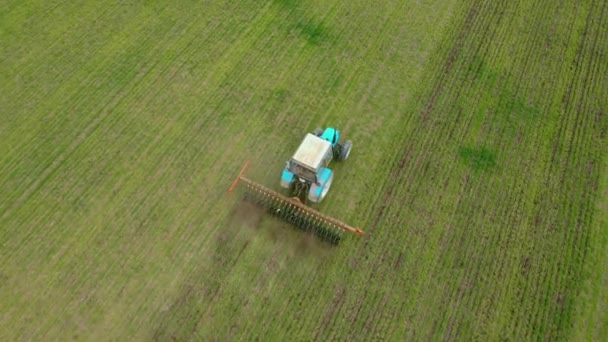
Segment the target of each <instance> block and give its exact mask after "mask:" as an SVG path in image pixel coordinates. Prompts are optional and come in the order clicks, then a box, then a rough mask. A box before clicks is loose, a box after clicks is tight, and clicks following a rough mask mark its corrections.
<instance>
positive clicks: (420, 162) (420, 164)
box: [359, 11, 472, 309]
mask: <svg viewBox="0 0 608 342" xmlns="http://www.w3.org/2000/svg"><path fill="white" fill-rule="evenodd" d="M471 13H472V12H470V11H469V14H468V20H472V15H471ZM467 28H470V27H467ZM463 37H464V35H463V33H462V32H461V33H460V35H459V39H463ZM460 44H462V43H456V44H455V45H454V47H453V48H452V50H451V52H450V54H449V59H448V61H447V64H446V67H445V68H444V73H443V74H441V78H440V79H441V80H445V77H446V75H447V74H449V72H448V71H449V70H448V69H450V68H451V67H452V65H453V63H454V61H455V59H456V54H457V51H456V50H455V48H456V47H458V48H460V46H459V45H460ZM446 70H447V71H446ZM440 82H443V81H440ZM439 87H443V85H441V86H436V88H435V90H434V91H433V95H432V96H431V99H430V101H429V102H428V103H427V106H426V107H425V110H428V109H429V108H430V107H431V105H429V103H430V102H433V101H435V99H436V97H437V94H438V89H439ZM429 143H431V144H434V142H432V141H430V140H427V141H426V144H429ZM412 146H413V145H412V144H410V145H409V148H408V149H406V153H405V155H406V156H407V157H408V158H409V155H410V151H411V150H410V149H411V148H412ZM423 149H424V148H423ZM405 162H406V160H404V159H401V164H400V167H404V164H405ZM413 163H414V164H413V165H414V166H413V167H412V168H411V169H410V171H411V172H409V173H408V176H407V177H405V178H404V179H403V180H402V179H399V182H398V184H395V187H398V186H399V184H401V183H402V182H404V183H405V184H406V188H408V187H411V186H412V185H411V184H412V182H408V181H407V180H411V177H413V175H414V174H417V171H419V170H420V171H421V172H424V168H425V165H427V164H426V163H424V158H423V157H421V156H418V158H415V159H414V161H413ZM401 178H403V177H401ZM389 189H390V188H389ZM404 192H406V193H407V192H409V191H408V190H407V189H405V190H404ZM389 195H390V196H393V195H394V194H392V193H389ZM382 216H383V215H382ZM427 238H428V237H427ZM394 243H396V242H394ZM389 249H390V248H389ZM397 258H399V257H397ZM359 309H360V308H359Z"/></svg>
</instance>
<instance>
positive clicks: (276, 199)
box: [228, 160, 364, 243]
mask: <svg viewBox="0 0 608 342" xmlns="http://www.w3.org/2000/svg"><path fill="white" fill-rule="evenodd" d="M249 164H250V161H249V160H248V161H246V162H245V164H244V165H243V167H242V168H241V171H240V172H239V174H238V175H237V176H236V178H235V179H234V181H233V182H232V184H231V185H230V188H228V193H232V191H233V190H234V189H235V188H236V186H237V184H238V183H239V182H243V183H244V184H245V186H246V187H247V189H248V190H249V192H248V193H247V194H246V198H247V199H249V200H252V201H253V202H254V203H256V204H258V205H260V206H262V207H264V208H266V209H268V211H269V212H270V213H271V214H273V215H275V216H278V217H281V218H283V219H284V220H286V221H288V222H289V223H291V224H293V225H295V226H297V227H298V228H301V229H303V230H313V231H315V232H316V233H317V235H320V236H321V237H322V238H325V239H327V240H329V241H330V242H334V243H337V242H338V241H339V240H340V236H341V233H342V232H345V231H346V232H349V233H353V234H356V235H360V234H364V231H363V230H362V229H361V228H358V227H353V226H350V225H348V224H346V223H344V222H342V221H340V220H337V219H335V218H333V217H330V216H328V215H325V214H323V213H321V212H319V211H317V210H315V209H313V208H311V207H309V206H307V205H305V204H304V203H302V202H301V200H300V199H299V198H298V197H292V198H290V197H287V196H284V195H281V194H280V193H278V192H276V191H274V190H272V189H269V188H267V187H265V186H263V185H261V184H259V183H256V182H254V181H252V180H250V179H248V178H247V177H245V176H244V174H245V171H246V170H247V168H248V167H249Z"/></svg>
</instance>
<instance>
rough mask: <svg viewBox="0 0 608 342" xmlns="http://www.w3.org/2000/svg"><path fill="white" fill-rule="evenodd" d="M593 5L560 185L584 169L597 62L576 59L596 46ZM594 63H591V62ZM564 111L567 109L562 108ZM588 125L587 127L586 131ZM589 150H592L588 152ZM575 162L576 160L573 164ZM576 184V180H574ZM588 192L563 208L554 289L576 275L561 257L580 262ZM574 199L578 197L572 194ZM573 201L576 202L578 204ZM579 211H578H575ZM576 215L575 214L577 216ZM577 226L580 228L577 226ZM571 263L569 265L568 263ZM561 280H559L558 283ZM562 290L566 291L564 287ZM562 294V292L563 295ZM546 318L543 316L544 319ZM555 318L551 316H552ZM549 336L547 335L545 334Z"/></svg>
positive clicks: (588, 208)
mask: <svg viewBox="0 0 608 342" xmlns="http://www.w3.org/2000/svg"><path fill="white" fill-rule="evenodd" d="M594 7H595V4H593V3H592V4H591V8H590V10H589V15H588V17H587V20H586V24H585V29H584V33H583V38H582V40H581V42H580V45H579V46H580V50H579V52H580V53H577V58H576V59H575V61H576V62H575V63H576V66H577V70H578V69H579V67H581V69H583V70H581V71H580V73H579V77H581V80H582V81H581V86H580V87H576V88H577V89H578V88H581V87H582V89H581V90H582V92H581V95H580V96H579V97H578V98H576V100H575V101H576V102H575V103H572V102H568V104H570V103H572V105H571V106H570V108H571V109H570V111H571V112H573V115H574V117H573V120H574V123H573V126H574V128H573V130H572V133H571V135H570V139H569V143H568V146H570V148H568V149H567V151H566V157H565V164H564V165H563V166H562V172H563V173H562V175H561V183H562V184H563V183H564V182H566V179H565V177H566V174H567V172H568V167H569V166H570V165H572V164H574V165H576V164H579V167H577V169H583V168H584V164H585V162H586V159H587V158H588V156H587V154H585V153H584V151H585V150H586V149H587V146H588V145H589V142H590V141H589V137H591V136H592V135H589V134H585V133H586V130H585V125H584V124H585V122H587V126H589V125H592V124H593V122H592V121H593V120H592V117H591V116H589V115H587V114H586V113H585V112H586V111H584V110H581V107H583V108H584V109H587V107H588V101H589V92H590V88H591V86H592V85H593V84H594V77H596V76H597V75H598V73H593V72H592V71H593V70H594V69H595V68H597V67H598V66H599V64H598V62H599V58H593V56H591V57H589V56H588V55H586V57H585V58H584V61H585V62H584V63H583V65H580V64H581V63H580V61H579V60H578V57H579V56H582V55H583V53H585V52H587V53H588V54H589V53H593V50H594V48H595V46H597V42H598V37H599V33H600V32H599V30H597V29H596V30H595V35H594V36H593V37H589V39H588V38H587V36H588V35H589V33H588V32H589V30H593V28H589V24H590V23H591V25H593V20H592V15H593V14H595V13H596V11H595V8H594ZM604 12H605V3H604V5H603V6H602V9H601V11H600V13H602V15H603V13H604ZM588 42H589V43H591V45H590V46H588V45H587V43H588ZM594 62H595V63H594ZM599 75H601V73H599ZM572 82H573V83H576V78H574V79H573V81H572ZM571 89H572V88H571V87H570V88H569V90H568V91H570V90H571ZM577 93H578V92H577ZM568 98H571V96H568ZM565 110H566V111H568V108H567V107H566V108H565ZM585 120H586V121H585ZM588 129H589V128H587V130H588ZM584 138H586V139H585V140H587V142H584V141H583V140H582V139H584ZM591 153H592V151H591ZM582 155H584V157H582V158H583V160H582V161H581V156H582ZM577 161H578V163H577ZM573 182H577V180H573ZM577 183H578V182H577ZM572 186H573V187H575V186H577V185H576V184H572ZM590 193H591V191H584V192H583V193H582V194H581V195H580V197H581V200H580V201H579V202H580V203H582V206H583V207H578V206H577V207H574V205H573V201H570V202H569V204H568V210H567V216H566V220H565V221H566V222H570V223H571V224H574V227H572V228H574V229H566V231H565V234H564V239H565V241H567V242H568V243H570V244H571V246H570V253H569V254H565V255H564V254H562V255H561V260H560V262H558V263H556V264H555V267H556V270H555V272H554V273H553V274H555V276H554V278H553V281H554V282H557V285H556V287H557V288H558V289H562V288H563V286H560V285H561V284H562V283H563V281H568V278H569V277H570V278H571V279H576V276H575V275H573V274H571V273H572V272H573V271H574V272H576V274H580V271H578V270H573V269H574V268H575V267H576V266H572V265H571V263H566V262H565V260H564V259H565V258H574V261H575V263H576V264H577V265H578V264H581V263H582V260H579V261H578V262H576V261H577V259H578V258H577V257H576V255H575V251H576V250H577V249H578V247H579V245H580V242H579V240H580V239H581V236H580V235H581V234H584V235H585V236H586V235H587V233H586V231H583V232H580V231H579V230H580V229H581V228H583V229H584V228H585V226H587V225H588V224H589V221H587V222H583V223H581V222H580V219H579V218H580V216H581V215H583V216H586V217H591V216H592V213H591V211H592V210H593V205H592V203H590V202H589V194H590ZM564 196H568V195H567V194H564ZM576 198H577V199H578V196H577V197H576ZM582 198H587V200H586V201H582ZM579 202H577V203H579ZM579 210H580V211H579ZM577 214H578V215H577ZM575 216H578V217H579V218H576V217H575ZM581 225H582V226H583V227H581ZM585 236H583V237H582V238H583V239H585ZM568 265H571V266H568ZM564 267H566V270H563V268H564ZM563 273H565V274H566V276H561V275H562V274H563ZM560 280H561V282H560ZM566 286H568V284H566ZM565 290H568V289H567V288H566V289H565ZM570 292H574V291H572V290H570ZM559 293H560V294H562V293H563V290H560V292H559ZM570 295H573V293H570ZM564 296H565V294H564ZM556 300H559V302H558V303H557V304H558V305H560V309H561V310H560V311H561V312H562V313H561V314H560V315H559V317H558V318H557V323H558V324H557V325H558V326H557V328H558V329H559V328H560V324H559V323H560V322H562V320H563V316H564V313H563V312H564V310H566V309H567V308H566V309H564V307H563V300H562V299H556ZM547 315H548V313H547V314H546V315H545V317H547ZM547 319H548V318H546V320H547ZM553 320H554V321H555V318H554V319H553ZM549 333H555V332H554V331H549ZM549 336H551V335H549Z"/></svg>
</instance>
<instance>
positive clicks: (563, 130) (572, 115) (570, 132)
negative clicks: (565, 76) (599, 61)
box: [535, 4, 593, 337]
mask: <svg viewBox="0 0 608 342" xmlns="http://www.w3.org/2000/svg"><path fill="white" fill-rule="evenodd" d="M591 8H593V4H592V5H591ZM592 13H593V11H592V10H591V9H590V10H589V13H588V15H587V19H586V21H585V27H584V31H583V34H582V38H581V40H580V41H579V46H578V48H577V52H576V55H575V60H574V64H575V69H574V74H573V76H572V81H571V82H570V84H569V86H568V89H567V90H566V93H565V95H564V98H563V103H562V105H563V108H564V109H565V113H568V114H567V115H563V116H562V120H561V121H560V124H559V129H558V131H557V132H558V133H557V136H556V137H555V138H554V148H553V152H552V154H551V164H550V166H549V168H548V174H547V176H546V177H547V178H546V181H545V183H546V184H547V186H550V185H549V180H550V179H554V178H555V177H552V174H553V173H555V172H559V176H557V177H559V179H560V183H563V182H564V181H566V178H565V177H566V175H567V172H568V171H567V168H568V166H569V164H570V162H571V160H572V152H573V149H574V148H572V147H573V144H574V139H575V137H576V136H577V135H580V133H579V132H578V131H579V129H578V127H579V126H580V125H579V123H580V121H581V120H580V119H579V115H581V114H582V113H580V111H579V110H578V109H575V108H574V106H575V104H572V101H576V100H577V99H576V98H575V96H576V94H573V91H574V90H576V83H577V80H578V79H580V78H581V77H584V79H585V80H587V78H588V76H589V75H588V70H585V65H581V64H583V62H581V59H582V56H583V54H584V53H585V50H586V49H585V46H586V37H587V35H588V32H589V27H590V23H591V17H592ZM582 60H584V59H582ZM585 71H587V75H586V76H582V73H585ZM585 83H590V82H588V80H587V82H585ZM581 96H584V94H583V95H581ZM569 126H573V129H568V127H569ZM568 136H569V140H568V145H567V146H568V148H566V150H565V151H564V152H563V154H565V155H564V158H563V161H562V159H561V158H558V157H557V155H558V153H559V151H558V150H556V149H555V146H556V145H555V144H556V143H555V142H557V141H564V138H568ZM575 148H576V147H575ZM578 148H579V149H581V148H584V146H580V144H579V146H578ZM577 154H579V151H578V150H577V152H576V153H575V155H577ZM557 167H559V170H555V171H553V170H554V168H557ZM557 193H558V194H562V195H561V196H560V195H558V196H559V197H558V199H557V201H558V202H561V200H559V199H560V198H563V200H564V201H566V198H568V197H570V196H569V195H568V194H566V193H564V192H563V188H560V189H559V190H557ZM562 196H563V197H562ZM564 215H565V216H563V217H561V215H560V218H562V222H568V221H570V220H569V219H568V218H569V217H570V216H571V210H568V213H567V214H564ZM553 225H557V227H564V228H566V229H567V226H565V225H563V224H561V223H560V222H555V223H553ZM549 233H550V234H555V231H554V229H553V232H551V231H550V232H549ZM564 238H566V239H567V231H566V236H564ZM563 258H564V255H561V258H560V260H559V261H558V262H556V263H553V264H552V266H553V268H552V269H551V270H550V271H549V272H547V273H545V276H544V278H542V282H543V283H547V281H548V280H549V279H550V277H552V275H553V274H556V272H557V271H558V270H559V268H560V263H562V262H563V261H562V260H563ZM556 277H557V278H558V280H557V281H559V278H560V275H559V274H558V275H557V276H556ZM555 281H556V280H555V278H553V279H551V283H552V284H554V282H555ZM559 285H560V284H559V283H558V284H557V285H554V286H553V287H552V288H554V289H555V288H556V287H558V286H559ZM549 295H550V293H547V296H549ZM539 297H541V296H539ZM542 299H545V300H547V299H548V300H552V299H550V298H547V297H544V298H539V300H542ZM539 307H540V306H539ZM550 315H551V312H550V311H549V310H546V308H545V310H544V311H543V312H539V313H537V315H536V317H537V319H536V320H535V325H539V324H541V323H540V322H547V321H548V320H549V317H550ZM547 333H548V334H550V333H551V331H548V332H547ZM548 336H550V335H548ZM539 337H540V336H539ZM545 337H547V335H546V336H545Z"/></svg>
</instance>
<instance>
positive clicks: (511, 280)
mask: <svg viewBox="0 0 608 342" xmlns="http://www.w3.org/2000/svg"><path fill="white" fill-rule="evenodd" d="M549 32H551V29H550V30H549ZM534 45H537V43H535V44H533V46H534ZM546 48H547V45H546V44H545V50H546ZM543 54H544V52H541V56H539V57H541V58H542V55H543ZM528 59H529V57H528ZM528 64H530V62H529V61H527V62H526V65H528ZM535 65H537V68H538V66H539V64H538V63H536V64H535ZM558 68H561V67H558ZM525 73H526V72H525V71H524V72H523V73H522V75H520V80H519V81H518V82H519V83H521V77H523V75H524V74H525ZM532 73H534V72H533V71H532ZM552 85H553V86H552V87H551V88H549V89H553V88H555V86H556V84H555V82H552ZM545 111H549V112H550V109H548V108H545ZM541 138H542V136H541V135H538V136H537V138H536V142H535V143H534V146H542V144H540V143H539V142H541V141H542V140H540V139H541ZM538 151H539V150H537V152H536V153H535V155H536V157H535V158H534V159H538V155H539V154H538V153H539V152H538ZM524 253H525V252H524ZM513 281H514V280H513V278H509V283H508V284H507V286H505V288H504V290H503V291H502V294H501V293H499V294H498V298H501V297H502V296H504V293H505V291H506V290H508V289H510V288H512V286H513V285H512V283H513ZM527 284H529V282H524V284H523V285H524V286H526V285H527ZM519 292H520V294H517V293H516V294H515V296H516V297H518V298H519V299H518V301H519V302H522V303H524V304H525V303H526V302H525V300H524V299H525V289H524V290H523V291H522V290H520V291H519ZM519 322H520V320H515V323H514V324H515V328H514V330H516V331H517V328H516V327H517V325H518V323H519Z"/></svg>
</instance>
